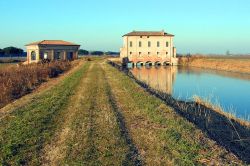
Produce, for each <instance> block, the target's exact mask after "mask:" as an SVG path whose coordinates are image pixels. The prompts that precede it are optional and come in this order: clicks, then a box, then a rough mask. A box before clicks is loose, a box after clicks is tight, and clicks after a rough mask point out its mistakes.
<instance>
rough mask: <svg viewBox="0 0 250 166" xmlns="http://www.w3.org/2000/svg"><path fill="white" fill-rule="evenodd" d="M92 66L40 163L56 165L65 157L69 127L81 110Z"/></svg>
mask: <svg viewBox="0 0 250 166" xmlns="http://www.w3.org/2000/svg"><path fill="white" fill-rule="evenodd" d="M92 67H93V64H91V66H90V67H89V68H88V70H87V72H86V74H85V75H84V77H83V78H82V79H81V82H80V83H79V85H78V87H77V89H76V93H75V94H74V95H73V96H72V97H71V99H70V101H69V103H70V104H69V105H68V107H67V110H66V111H65V112H66V113H65V115H64V117H63V121H64V122H63V124H62V126H61V128H60V131H58V132H57V133H56V134H55V136H54V138H53V139H52V141H51V143H50V144H48V145H47V146H45V149H44V156H43V157H42V161H43V164H44V165H58V164H59V161H60V160H62V159H63V158H64V157H65V155H66V150H67V146H66V140H67V139H68V137H69V135H70V134H73V131H72V130H71V129H70V125H71V123H72V121H73V120H74V117H75V116H77V115H76V113H77V112H78V111H79V109H81V104H80V103H81V102H82V101H83V100H84V94H85V93H86V91H87V90H88V89H87V87H86V86H85V85H86V84H87V82H88V81H90V79H89V71H90V70H91V69H92Z"/></svg>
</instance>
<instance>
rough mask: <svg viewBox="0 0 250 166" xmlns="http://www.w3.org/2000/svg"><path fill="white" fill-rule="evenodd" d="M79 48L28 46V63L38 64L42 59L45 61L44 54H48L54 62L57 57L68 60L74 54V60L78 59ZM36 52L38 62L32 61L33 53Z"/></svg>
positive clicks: (48, 57)
mask: <svg viewBox="0 0 250 166" xmlns="http://www.w3.org/2000/svg"><path fill="white" fill-rule="evenodd" d="M78 50H79V46H56V45H47V46H38V45H31V46H27V55H28V56H27V61H28V63H33V62H34V63H37V62H38V61H40V60H41V59H44V54H45V53H46V54H47V59H50V60H54V59H55V58H56V56H57V55H59V56H60V59H63V60H66V59H68V58H69V55H70V54H71V53H72V56H73V57H72V58H73V59H77V58H78ZM32 51H35V52H36V60H33V61H32V60H31V52H32Z"/></svg>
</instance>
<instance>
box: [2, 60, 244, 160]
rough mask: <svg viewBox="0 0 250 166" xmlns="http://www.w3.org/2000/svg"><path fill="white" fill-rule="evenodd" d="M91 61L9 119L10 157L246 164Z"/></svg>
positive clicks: (5, 151)
mask: <svg viewBox="0 0 250 166" xmlns="http://www.w3.org/2000/svg"><path fill="white" fill-rule="evenodd" d="M86 63H87V64H85V65H84V66H83V67H82V68H81V69H80V70H78V71H76V72H75V73H73V74H72V75H70V76H69V77H67V78H66V79H65V80H64V81H63V82H62V83H60V84H58V85H57V86H56V87H54V88H52V89H51V90H48V91H46V92H43V93H41V95H40V96H39V97H37V98H36V100H33V101H32V102H30V103H29V104H27V105H25V106H24V107H21V108H18V109H16V110H15V111H13V112H12V113H10V114H9V115H8V116H6V117H4V119H2V120H1V122H0V123H1V124H0V126H1V127H0V135H1V139H0V141H1V142H0V150H1V154H2V156H1V158H0V159H1V162H2V163H9V164H14V163H26V164H29V165H32V164H33V165H34V164H47V165H60V164H68V165H81V164H82V165H84V164H89V165H121V164H125V165H141V164H148V165H160V164H164V165H166V164H168V165H194V164H198V165H199V164H220V165H223V164H232V163H234V164H236V163H238V164H241V161H240V160H238V159H237V158H236V157H235V156H234V155H233V154H231V153H229V152H228V151H226V150H225V149H224V148H222V147H220V146H218V145H217V144H216V143H215V142H214V141H212V140H210V139H209V138H208V136H206V134H204V133H202V131H201V130H199V129H197V128H196V127H195V125H193V124H192V123H190V122H188V121H187V120H185V119H184V118H182V117H181V116H180V115H178V114H177V113H175V111H174V110H173V109H171V108H170V107H168V106H167V105H165V103H164V102H163V101H162V100H160V99H158V98H156V97H154V96H151V95H150V94H149V93H148V92H146V91H145V90H144V89H143V88H141V87H140V86H139V85H138V84H136V83H135V82H134V81H133V80H131V79H130V78H129V77H128V76H126V75H125V74H123V73H121V72H119V71H118V70H116V69H115V68H113V67H111V66H109V65H108V64H106V63H105V62H104V61H103V60H98V59H97V60H95V61H91V62H86Z"/></svg>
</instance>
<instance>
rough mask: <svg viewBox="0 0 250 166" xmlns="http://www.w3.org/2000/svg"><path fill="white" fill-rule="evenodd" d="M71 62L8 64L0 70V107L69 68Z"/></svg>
mask: <svg viewBox="0 0 250 166" xmlns="http://www.w3.org/2000/svg"><path fill="white" fill-rule="evenodd" d="M70 67H71V65H70V62H59V61H58V62H51V63H48V64H31V65H25V66H22V65H19V66H8V67H5V68H2V69H1V70H0V77H1V79H0V89H1V91H0V108H1V107H3V106H5V105H6V104H8V103H9V102H11V101H13V100H15V99H17V98H20V97H22V96H23V95H25V94H27V93H29V92H31V91H32V90H33V89H35V88H36V87H37V86H38V85H40V84H41V83H43V82H45V81H47V80H48V79H49V78H53V77H57V76H58V75H59V74H61V73H63V72H64V71H67V70H69V69H70Z"/></svg>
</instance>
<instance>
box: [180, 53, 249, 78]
mask: <svg viewBox="0 0 250 166" xmlns="http://www.w3.org/2000/svg"><path fill="white" fill-rule="evenodd" d="M179 64H180V65H183V66H193V67H200V68H207V69H216V70H224V71H231V72H240V73H248V74H250V60H249V58H240V57H238V58H237V57H230V58H229V57H205V56H191V57H180V58H179Z"/></svg>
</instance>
